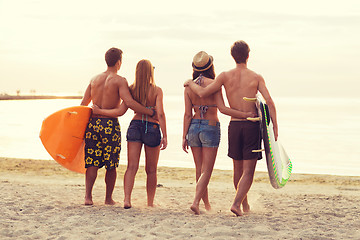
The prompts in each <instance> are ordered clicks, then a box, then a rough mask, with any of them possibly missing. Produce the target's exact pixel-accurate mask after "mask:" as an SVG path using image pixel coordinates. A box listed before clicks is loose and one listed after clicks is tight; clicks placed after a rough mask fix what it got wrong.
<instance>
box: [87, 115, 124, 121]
mask: <svg viewBox="0 0 360 240" xmlns="http://www.w3.org/2000/svg"><path fill="white" fill-rule="evenodd" d="M98 119H100V120H113V121H116V122H118V121H119V119H118V118H112V117H95V116H92V117H90V121H91V120H98Z"/></svg>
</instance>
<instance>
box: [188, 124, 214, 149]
mask: <svg viewBox="0 0 360 240" xmlns="http://www.w3.org/2000/svg"><path fill="white" fill-rule="evenodd" d="M187 140H188V145H189V146H190V147H219V144H220V123H219V122H216V121H213V120H205V119H192V120H191V123H190V127H189V131H188V134H187Z"/></svg>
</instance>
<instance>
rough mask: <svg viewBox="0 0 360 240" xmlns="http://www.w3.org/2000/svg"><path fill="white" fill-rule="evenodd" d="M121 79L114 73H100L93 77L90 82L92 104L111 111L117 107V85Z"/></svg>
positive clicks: (118, 100) (118, 96) (118, 99)
mask: <svg viewBox="0 0 360 240" xmlns="http://www.w3.org/2000/svg"><path fill="white" fill-rule="evenodd" d="M121 80H123V81H124V79H122V77H120V76H119V75H117V74H114V73H107V72H104V73H101V74H99V75H97V76H95V77H94V78H93V79H92V80H91V82H90V86H91V96H92V101H93V103H94V104H95V105H96V106H98V107H100V108H105V109H109V108H110V109H112V108H115V107H117V106H118V105H119V103H120V95H119V85H120V81H121Z"/></svg>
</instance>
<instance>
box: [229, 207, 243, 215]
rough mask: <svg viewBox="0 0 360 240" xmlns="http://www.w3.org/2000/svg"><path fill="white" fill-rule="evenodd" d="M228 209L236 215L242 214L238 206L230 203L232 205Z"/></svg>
mask: <svg viewBox="0 0 360 240" xmlns="http://www.w3.org/2000/svg"><path fill="white" fill-rule="evenodd" d="M230 211H232V212H233V213H234V214H235V215H236V216H237V217H238V216H242V212H241V209H240V207H237V206H235V205H232V207H231V208H230Z"/></svg>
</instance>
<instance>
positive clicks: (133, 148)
mask: <svg viewBox="0 0 360 240" xmlns="http://www.w3.org/2000/svg"><path fill="white" fill-rule="evenodd" d="M127 147H128V153H127V155H128V165H127V168H126V172H125V175H124V195H125V196H124V208H126V209H127V208H131V192H132V190H133V187H134V182H135V175H136V173H137V171H138V169H139V161H140V153H141V148H142V143H140V142H128V144H127Z"/></svg>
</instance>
